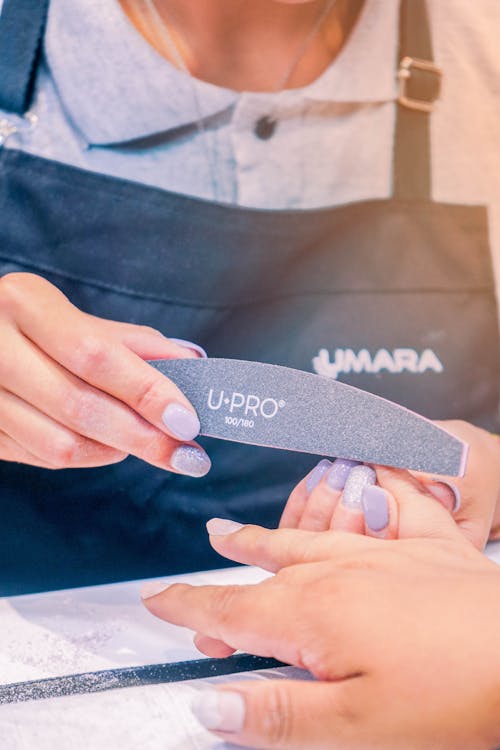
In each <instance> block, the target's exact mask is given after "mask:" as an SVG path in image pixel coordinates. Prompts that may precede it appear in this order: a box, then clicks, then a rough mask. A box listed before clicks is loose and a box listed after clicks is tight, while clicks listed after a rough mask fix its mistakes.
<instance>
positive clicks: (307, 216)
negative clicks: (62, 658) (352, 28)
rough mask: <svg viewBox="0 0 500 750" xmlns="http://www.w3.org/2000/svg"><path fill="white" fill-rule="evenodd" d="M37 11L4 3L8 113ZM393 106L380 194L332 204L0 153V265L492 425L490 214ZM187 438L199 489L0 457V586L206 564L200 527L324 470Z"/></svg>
mask: <svg viewBox="0 0 500 750" xmlns="http://www.w3.org/2000/svg"><path fill="white" fill-rule="evenodd" d="M47 5H48V3H47V2H43V1H42V0H6V2H5V4H4V10H3V14H2V17H1V21H0V108H3V109H4V110H7V111H11V112H17V113H22V112H25V111H26V110H27V107H28V104H29V101H30V95H31V90H32V87H33V81H34V73H35V72H36V64H35V63H36V51H37V49H39V46H40V44H39V42H40V39H41V37H42V35H43V26H44V21H45V15H46V6H47ZM411 14H413V18H412V17H410V16H411ZM400 53H401V57H402V56H403V55H410V56H413V57H416V58H424V59H427V60H431V59H432V51H431V43H430V35H429V29H428V24H427V20H426V12H425V6H424V3H423V2H415V0H409V1H408V0H403V4H402V17H401V40H400ZM413 72H414V73H415V75H412V77H411V80H410V81H409V86H410V88H409V89H408V93H409V95H412V96H414V95H417V94H418V96H417V98H419V97H420V96H424V97H425V96H427V93H426V92H427V89H429V88H432V80H431V79H432V75H431V74H426V73H425V72H424V73H423V74H422V75H420V78H419V76H418V75H417V71H413ZM419 81H420V82H419ZM412 86H413V87H416V88H415V89H412V88H411V87H412ZM430 96H431V98H433V95H432V92H431V95H430ZM398 109H399V112H398V122H397V128H396V139H395V158H394V164H395V179H394V195H393V197H392V198H391V199H390V200H373V201H365V202H363V203H356V204H349V205H346V206H342V207H339V208H333V209H325V210H307V211H262V210H253V209H245V208H239V207H233V206H227V205H220V204H215V203H210V202H206V201H202V200H197V199H194V198H190V197H185V196H182V195H176V194H173V193H169V192H166V191H163V190H159V189H156V188H152V187H147V186H144V185H141V184H136V183H134V182H128V181H125V180H119V179H115V178H111V177H107V176H103V175H100V174H94V173H90V172H86V171H83V170H80V169H77V168H75V167H71V166H67V165H64V164H60V163H56V162H53V161H49V160H46V159H42V158H39V157H36V156H31V155H28V154H25V153H22V152H20V151H17V150H11V149H8V148H3V149H2V148H0V165H1V166H0V217H1V218H0V274H7V273H9V272H12V271H29V272H34V273H37V274H40V275H42V276H44V277H45V278H46V279H48V280H49V281H50V282H52V283H53V284H55V285H56V286H58V287H59V288H60V289H62V290H63V292H64V293H65V294H66V295H67V296H68V297H69V298H70V299H71V301H72V302H73V303H74V304H75V305H77V306H78V307H79V308H81V309H82V310H85V311H88V312H91V313H93V314H94V315H98V316H102V317H104V318H113V319H116V320H124V321H129V322H132V323H141V324H145V325H149V326H153V327H155V328H158V329H160V330H162V331H163V332H165V333H167V334H168V335H171V336H175V337H178V338H183V339H189V340H192V341H196V342H199V343H200V344H201V345H203V346H204V347H205V348H206V349H207V350H208V352H209V353H210V355H211V356H215V357H234V358H244V359H254V360H260V361H263V362H270V363H277V364H284V365H289V366H291V367H297V368H299V369H304V370H311V368H312V361H313V359H314V361H315V364H316V369H319V370H320V371H325V372H326V373H327V374H332V375H337V376H338V377H339V379H341V380H344V381H345V382H349V383H351V384H353V385H355V386H359V387H361V388H365V389H367V390H371V391H373V392H375V393H377V394H380V395H382V396H385V397H388V398H391V399H393V400H396V401H399V402H400V403H402V404H405V405H406V406H408V407H410V408H411V409H415V410H417V411H419V412H421V413H422V414H425V415H426V416H428V417H430V418H440V419H448V418H461V419H466V420H469V421H471V422H474V423H477V424H479V425H483V426H485V427H488V428H491V429H498V421H497V418H498V379H499V378H498V375H499V346H498V330H497V309H496V303H495V295H494V280H493V272H492V263H491V258H490V251H489V245H488V230H487V211H486V209H485V208H484V207H481V206H459V205H452V204H438V203H435V202H433V201H432V200H431V197H430V195H431V186H430V149H429V115H428V114H425V113H423V112H421V111H413V110H411V109H406V108H404V107H399V108H398ZM367 137H369V134H368V135H367ZM158 269H161V272H159V271H158ZM40 314H43V311H41V312H40ZM364 350H366V351H364ZM320 351H321V352H322V353H321V355H319V352H320ZM2 356H9V354H8V352H4V351H2ZM369 358H371V359H369ZM405 362H406V366H403V365H404V363H405ZM336 365H338V368H337V369H338V371H336V370H335V368H336ZM305 408H307V404H305ZM200 442H202V443H203V444H204V445H205V447H206V449H207V451H208V452H209V454H210V456H211V457H212V460H213V470H212V472H211V473H210V474H209V476H208V477H207V478H205V479H201V480H199V479H191V478H186V477H180V476H176V475H170V474H169V473H167V472H165V471H161V470H159V469H156V468H153V467H151V466H148V465H146V464H145V463H142V462H141V461H139V460H137V459H135V458H129V459H127V460H126V461H124V462H123V463H120V464H116V465H113V466H109V467H104V468H99V469H84V470H64V471H55V472H54V471H48V470H43V469H38V468H33V467H28V466H23V465H16V464H9V463H5V462H3V463H2V462H0V503H1V510H0V580H1V583H0V593H1V594H8V593H13V592H17V593H19V592H28V591H34V590H42V589H48V588H57V587H69V586H78V585H85V584H94V583H104V582H109V581H117V580H125V579H132V578H141V577H146V576H158V575H163V574H171V573H178V572H182V571H189V570H195V569H203V568H210V567H219V566H221V565H222V564H223V562H222V561H221V559H220V558H219V557H217V556H216V555H215V554H214V553H213V552H212V551H211V549H210V547H209V545H208V543H207V537H206V533H205V530H204V522H205V521H206V520H207V519H208V518H210V517H212V516H215V515H217V516H223V517H228V518H232V519H235V520H238V521H241V522H257V523H261V524H264V525H273V524H276V522H277V520H278V518H279V515H280V512H281V510H282V508H283V504H284V502H285V500H286V498H287V495H288V493H289V491H290V489H291V488H292V486H293V485H294V483H295V482H297V481H298V480H299V479H300V478H301V477H302V476H303V475H304V474H305V473H306V472H307V471H308V470H309V469H310V468H311V467H312V465H313V464H314V463H315V461H316V460H317V459H315V457H312V456H305V455H294V454H291V453H287V452H280V451H273V450H268V449H259V448H254V447H251V446H247V445H238V444H231V443H224V442H220V441H215V440H208V439H205V440H201V441H200Z"/></svg>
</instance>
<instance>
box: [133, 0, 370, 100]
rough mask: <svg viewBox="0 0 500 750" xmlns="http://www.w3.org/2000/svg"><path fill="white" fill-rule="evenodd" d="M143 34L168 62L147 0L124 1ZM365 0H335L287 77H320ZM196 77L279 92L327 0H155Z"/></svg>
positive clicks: (293, 84)
mask: <svg viewBox="0 0 500 750" xmlns="http://www.w3.org/2000/svg"><path fill="white" fill-rule="evenodd" d="M120 3H121V5H122V7H123V10H124V11H125V13H126V14H127V16H128V17H129V19H130V20H131V21H132V23H133V24H134V26H135V27H136V28H137V29H138V30H139V31H140V33H141V34H142V35H143V36H144V37H145V39H146V40H147V41H148V42H149V43H150V44H151V45H152V46H153V47H155V49H156V50H157V51H158V52H159V53H160V54H161V55H163V56H164V57H165V58H166V59H168V60H169V61H170V62H175V61H174V60H173V59H172V54H171V51H170V50H169V49H168V46H167V45H166V44H165V35H164V34H162V31H161V29H159V28H158V27H157V26H158V25H157V24H155V23H154V18H152V17H151V15H150V14H149V13H148V8H147V5H146V3H145V1H144V0H120ZM362 3H363V0H337V3H336V4H335V5H334V7H333V8H332V11H331V13H330V14H329V16H328V18H327V19H325V23H324V24H323V25H322V27H321V29H319V30H318V33H317V34H316V35H315V37H314V39H313V40H312V41H311V43H310V44H309V45H308V47H307V49H306V50H305V51H304V54H303V56H302V57H301V59H300V60H298V61H297V64H296V66H295V68H294V70H293V71H292V72H291V75H290V77H289V79H288V80H287V82H286V84H285V85H286V87H287V88H300V87H302V86H306V85H308V84H309V83H311V82H312V81H314V80H315V79H316V78H317V77H318V76H319V75H321V73H323V72H324V71H325V69H326V68H327V67H328V66H329V64H330V63H331V62H332V60H333V59H334V58H335V57H336V55H337V54H338V53H339V51H340V49H341V48H342V46H343V44H344V41H345V39H346V37H347V36H348V34H349V32H350V30H351V28H352V26H353V25H354V23H355V21H356V18H357V16H358V13H359V10H360V8H361V6H362ZM155 5H156V9H157V11H158V13H159V14H160V16H161V17H162V18H163V20H164V22H165V23H166V24H167V26H168V28H169V31H170V34H171V36H172V37H173V39H174V40H175V44H176V46H177V47H178V49H179V52H180V54H181V56H182V58H183V60H184V62H185V64H186V66H187V67H188V68H189V70H190V72H191V73H192V75H194V76H196V77H197V78H201V79H202V80H205V81H209V82H210V83H214V84H216V85H219V86H224V87H226V88H231V89H235V90H238V91H243V90H246V91H275V90H276V88H277V87H278V85H279V83H280V81H282V78H283V75H284V73H285V71H286V70H287V69H288V68H289V67H290V66H291V64H292V63H293V60H294V57H295V56H296V55H297V54H298V53H299V50H300V48H301V45H303V43H304V40H305V39H306V37H307V35H308V34H309V33H310V31H311V29H312V28H313V27H314V24H315V23H316V21H317V19H318V18H319V16H320V14H321V12H322V10H323V9H324V7H325V0H313V1H311V2H307V3H299V4H287V3H281V2H273V1H272V0H156V3H155Z"/></svg>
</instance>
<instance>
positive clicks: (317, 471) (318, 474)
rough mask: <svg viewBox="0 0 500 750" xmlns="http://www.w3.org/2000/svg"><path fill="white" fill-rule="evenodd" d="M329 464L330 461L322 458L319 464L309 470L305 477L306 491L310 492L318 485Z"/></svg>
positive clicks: (330, 463)
mask: <svg viewBox="0 0 500 750" xmlns="http://www.w3.org/2000/svg"><path fill="white" fill-rule="evenodd" d="M331 465H332V462H331V461H328V459H326V458H323V459H322V460H321V461H320V462H319V464H317V466H315V467H314V469H313V470H312V471H311V472H310V474H309V476H308V477H307V479H306V490H307V491H308V492H312V491H313V489H314V488H315V487H317V486H318V484H319V483H320V482H321V480H322V479H323V477H324V476H325V474H326V472H327V471H328V469H329V468H330V466H331Z"/></svg>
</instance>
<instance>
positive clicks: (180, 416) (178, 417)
mask: <svg viewBox="0 0 500 750" xmlns="http://www.w3.org/2000/svg"><path fill="white" fill-rule="evenodd" d="M161 418H162V421H163V424H164V425H165V427H167V429H168V430H169V431H170V432H171V433H172V435H173V436H174V437H176V438H179V440H194V439H195V437H197V436H198V435H199V434H200V428H201V426H200V420H199V419H198V417H197V416H196V414H195V413H194V412H193V411H191V409H187V408H186V407H185V406H183V405H182V404H169V405H168V406H167V408H166V409H165V411H164V412H163V414H162V416H161Z"/></svg>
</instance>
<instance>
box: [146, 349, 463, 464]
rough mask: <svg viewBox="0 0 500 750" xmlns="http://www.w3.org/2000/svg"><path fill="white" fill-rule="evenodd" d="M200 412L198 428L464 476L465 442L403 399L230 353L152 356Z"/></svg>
mask: <svg viewBox="0 0 500 750" xmlns="http://www.w3.org/2000/svg"><path fill="white" fill-rule="evenodd" d="M150 364H152V365H153V366H154V367H156V368H157V369H158V370H159V371H160V372H162V373H163V374H164V375H166V376H167V377H168V378H170V379H171V380H172V381H173V382H174V383H175V384H176V385H177V386H178V387H179V388H180V389H181V391H182V392H183V393H185V394H186V396H187V397H188V398H189V400H190V401H191V403H192V404H193V406H194V408H195V409H196V411H197V412H198V416H199V418H200V423H201V434H202V435H207V436H209V437H214V438H220V439H222V440H233V441H236V442H239V443H250V444H252V445H262V446H268V447H270V448H282V449H285V450H291V451H299V452H303V453H313V454H316V455H323V456H330V457H333V456H336V457H342V458H349V459H353V460H356V461H363V462H367V463H374V464H382V465H385V466H395V467H399V468H405V469H411V470H413V471H424V472H428V473H433V474H447V475H450V476H462V475H463V474H464V472H465V467H466V462H467V450H468V446H467V445H466V444H465V443H463V442H461V441H460V440H458V439H457V438H456V437H454V436H453V435H451V434H450V433H448V432H446V430H443V429H441V428H440V427H437V426H436V425H435V424H434V423H433V422H431V421H430V420H428V419H425V418H424V417H421V416H420V415H418V414H415V413H414V412H411V411H409V410H408V409H406V408H404V407H403V406H399V405H398V404H394V403H392V402H391V401H387V400H386V399H383V398H380V396H374V395H373V394H371V393H368V392H366V391H362V390H359V389H358V388H354V387H353V386H350V385H346V384H345V383H339V382H338V381H336V380H330V379H329V378H324V377H322V376H320V375H313V374H312V373H308V372H302V371H301V370H293V369H291V368H288V367H281V366H278V365H268V364H262V363H260V362H245V361H243V360H235V359H210V358H209V359H173V360H159V361H154V362H151V363H150Z"/></svg>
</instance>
